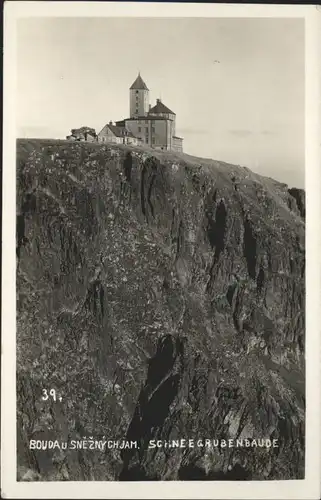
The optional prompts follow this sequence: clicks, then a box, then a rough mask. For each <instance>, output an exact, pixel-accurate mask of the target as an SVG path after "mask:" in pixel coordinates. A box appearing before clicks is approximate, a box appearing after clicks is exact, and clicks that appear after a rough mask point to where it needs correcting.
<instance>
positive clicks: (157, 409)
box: [119, 335, 183, 481]
mask: <svg viewBox="0 0 321 500" xmlns="http://www.w3.org/2000/svg"><path fill="white" fill-rule="evenodd" d="M182 356H183V342H182V341H181V340H180V339H177V338H174V337H172V336H171V335H166V336H165V337H163V338H162V339H160V340H159V342H158V346H157V351H156V354H155V356H154V357H153V358H151V360H150V362H149V366H148V372H147V379H146V382H145V385H144V387H143V389H142V390H141V393H140V395H139V398H138V403H137V406H136V409H135V412H134V416H133V418H132V420H131V422H130V425H129V427H128V431H127V435H126V439H127V440H131V441H137V442H138V443H139V446H140V449H137V450H136V449H128V450H123V451H122V459H123V462H124V466H123V469H122V471H121V474H120V476H119V479H120V480H122V481H130V480H131V477H132V470H131V469H132V466H134V467H135V468H136V473H137V471H140V472H139V474H140V473H142V475H143V476H144V472H143V467H142V464H141V460H142V458H143V455H144V450H145V449H146V446H147V443H148V441H149V440H150V439H151V438H152V437H153V436H154V435H155V434H156V432H157V430H158V429H161V428H162V425H163V423H164V421H165V419H166V417H167V415H168V411H169V407H170V405H171V404H172V402H173V401H174V399H175V397H176V396H177V393H178V389H179V384H180V366H177V369H176V370H175V369H174V365H176V361H177V359H178V358H180V359H181V358H182ZM149 479H150V478H149Z"/></svg>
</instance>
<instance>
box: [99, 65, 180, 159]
mask: <svg viewBox="0 0 321 500" xmlns="http://www.w3.org/2000/svg"><path fill="white" fill-rule="evenodd" d="M129 111H130V113H129V114H130V116H129V118H125V119H123V120H120V121H116V123H115V125H114V124H113V123H112V122H109V124H107V125H105V126H104V127H103V128H102V130H101V131H100V132H99V133H98V137H97V140H98V142H116V143H125V144H133V145H135V144H144V145H147V146H149V147H152V148H155V149H162V150H172V151H180V152H182V151H183V139H182V137H178V136H177V135H176V114H175V113H174V111H172V110H170V109H169V108H168V107H167V106H165V104H164V103H163V102H162V101H161V99H157V100H156V105H155V106H153V107H151V105H150V103H149V89H148V87H147V85H146V83H145V82H144V80H143V79H142V77H141V76H140V74H138V76H137V78H136V80H135V81H134V83H133V84H132V86H131V87H130V89H129Z"/></svg>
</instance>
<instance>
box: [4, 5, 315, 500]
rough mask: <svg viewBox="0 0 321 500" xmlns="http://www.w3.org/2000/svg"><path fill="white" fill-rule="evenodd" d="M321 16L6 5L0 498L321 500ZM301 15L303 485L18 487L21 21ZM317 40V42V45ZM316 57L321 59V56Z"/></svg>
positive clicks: (291, 11)
mask: <svg viewBox="0 0 321 500" xmlns="http://www.w3.org/2000/svg"><path fill="white" fill-rule="evenodd" d="M320 14H321V12H320V10H319V9H318V7H317V6H303V5H298V6H293V5H291V6H288V5H246V4H196V3H195V4H175V3H170V4H168V3H141V4H140V3H125V2H121V3H118V2H110V3H98V2H25V1H23V2H22V1H17V2H7V3H6V4H5V5H4V21H5V23H4V149H3V220H2V222H3V230H2V300H3V302H2V379H1V381H2V384H1V385H2V387H1V389H2V390H1V409H2V426H1V469H2V471H1V472H2V473H1V478H2V497H3V498H48V499H49V498H115V499H116V498H186V499H188V498H199V499H201V498H202V499H203V498H204V499H205V498H211V499H227V498H228V499H245V498H246V499H255V500H259V499H273V498H275V499H286V500H291V499H298V500H303V499H304V500H310V499H311V500H317V499H319V498H320V470H321V462H320V423H321V420H320V413H321V412H320V401H321V400H320V382H321V380H320V333H321V332H320V325H319V324H320V321H319V309H320V297H321V294H320V284H321V274H320V255H321V238H320V234H321V232H320V226H321V225H320V215H321V210H320V208H321V203H320V193H321V182H320V178H321V177H320V156H321V155H320V142H321V140H320V138H321V133H320V132H321V127H320V120H319V110H320V107H321V94H320V82H321V78H320V70H319V67H320V54H319V53H318V49H320V47H321V37H320V34H319V33H320V31H321V30H320V28H321V22H320V19H321V16H320ZM48 16H49V17H51V16H61V17H67V16H68V17H103V16H108V17H122V16H124V17H287V18H294V17H303V18H305V23H306V30H305V33H306V157H305V158H306V192H307V225H306V251H307V254H306V255H307V266H306V283H307V294H306V308H307V314H306V316H307V323H306V325H307V331H306V333H307V335H306V358H307V370H306V384H307V394H306V396H307V398H306V400H307V413H306V415H307V424H306V478H305V480H301V481H250V482H244V481H240V482H238V481H233V482H215V483H213V482H210V481H205V482H199V481H195V482H194V481H188V482H183V481H168V482H167V481H160V482H130V483H129V482H109V481H108V482H67V481H64V482H35V483H29V482H17V481H16V401H15V383H16V376H15V359H16V356H15V348H16V343H15V334H14V332H15V331H16V310H15V307H16V287H15V263H16V260H15V198H16V196H15V192H16V185H15V183H16V176H15V172H16V163H15V138H16V135H15V134H16V126H15V125H16V124H15V116H16V114H15V95H16V93H15V88H16V64H15V60H16V51H15V49H16V20H17V19H18V18H20V17H48ZM318 34H319V39H318ZM318 56H319V57H318Z"/></svg>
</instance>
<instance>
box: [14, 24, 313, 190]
mask: <svg viewBox="0 0 321 500" xmlns="http://www.w3.org/2000/svg"><path fill="white" fill-rule="evenodd" d="M17 37H18V38H17V136H18V137H52V138H65V136H66V135H68V134H69V133H70V129H71V128H78V127H80V126H84V125H86V126H89V127H93V128H95V129H96V131H97V132H99V131H100V130H101V128H102V127H103V126H104V125H105V124H106V123H107V122H109V121H110V120H113V121H115V120H120V119H122V118H127V117H128V116H129V87H130V85H131V84H132V83H133V81H134V80H135V78H136V76H137V74H138V71H140V73H141V76H142V78H143V79H144V81H145V83H146V84H147V86H148V88H149V89H150V102H151V104H154V103H155V101H156V98H158V97H161V99H162V101H163V103H164V104H165V105H166V106H168V107H169V108H170V109H172V110H173V111H174V112H175V113H176V132H177V135H179V136H182V137H184V151H185V152H186V153H188V154H191V155H194V156H199V157H203V158H204V157H205V158H213V159H215V160H221V161H226V162H229V163H234V164H237V165H242V166H247V167H249V168H251V169H252V170H253V171H255V172H257V173H259V174H262V175H267V176H270V177H274V178H275V179H277V180H279V181H281V182H285V183H287V184H289V185H290V186H296V187H304V153H305V145H304V20H302V19H295V18H293V19H287V18H125V17H123V18H103V17H102V18H63V17H56V18H52V17H51V18H24V19H19V20H18V29H17ZM217 61H219V62H217Z"/></svg>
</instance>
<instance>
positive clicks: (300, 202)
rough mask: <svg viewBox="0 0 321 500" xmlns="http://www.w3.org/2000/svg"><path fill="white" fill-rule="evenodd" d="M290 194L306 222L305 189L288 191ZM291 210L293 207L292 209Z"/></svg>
mask: <svg viewBox="0 0 321 500" xmlns="http://www.w3.org/2000/svg"><path fill="white" fill-rule="evenodd" d="M288 193H289V195H290V196H292V198H294V199H295V201H296V205H297V207H298V210H299V212H300V215H301V217H302V219H304V220H305V192H304V190H303V189H297V188H290V189H288ZM290 208H291V207H290Z"/></svg>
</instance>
